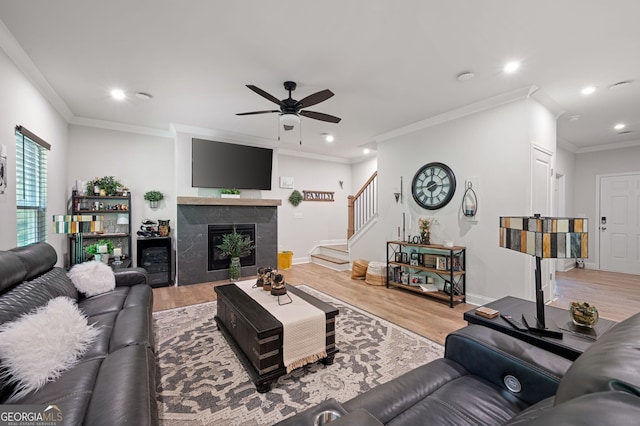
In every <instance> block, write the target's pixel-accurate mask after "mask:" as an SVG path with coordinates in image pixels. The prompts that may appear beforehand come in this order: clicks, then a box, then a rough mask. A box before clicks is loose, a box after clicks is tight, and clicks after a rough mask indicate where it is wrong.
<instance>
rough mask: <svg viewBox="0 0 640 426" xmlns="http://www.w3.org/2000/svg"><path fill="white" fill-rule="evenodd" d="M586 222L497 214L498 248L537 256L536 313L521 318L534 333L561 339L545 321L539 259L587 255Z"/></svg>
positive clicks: (554, 328)
mask: <svg viewBox="0 0 640 426" xmlns="http://www.w3.org/2000/svg"><path fill="white" fill-rule="evenodd" d="M587 229H588V221H587V219H582V218H566V217H541V216H540V215H539V214H536V215H534V216H533V217H500V247H504V248H507V249H510V250H515V251H519V252H521V253H526V254H529V255H531V256H535V258H536V270H535V274H536V312H535V314H533V313H530V312H523V313H522V319H523V320H524V322H525V324H526V326H527V328H528V329H529V330H531V331H533V332H536V333H539V334H543V335H545V336H549V337H555V338H559V339H561V338H562V333H561V332H560V331H559V329H558V327H557V326H556V325H555V324H554V323H553V321H549V320H545V316H544V293H543V291H542V270H541V261H542V259H575V258H586V257H589V254H588V240H587Z"/></svg>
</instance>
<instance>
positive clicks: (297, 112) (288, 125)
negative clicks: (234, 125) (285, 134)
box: [236, 81, 341, 130]
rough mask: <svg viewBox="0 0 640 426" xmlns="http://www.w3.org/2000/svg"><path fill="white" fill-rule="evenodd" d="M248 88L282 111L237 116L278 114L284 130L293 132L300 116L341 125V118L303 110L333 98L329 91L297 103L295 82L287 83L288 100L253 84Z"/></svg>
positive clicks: (285, 86)
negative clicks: (292, 94) (294, 97)
mask: <svg viewBox="0 0 640 426" xmlns="http://www.w3.org/2000/svg"><path fill="white" fill-rule="evenodd" d="M247 87H248V88H249V89H251V90H253V91H254V92H256V93H257V94H258V95H260V96H262V97H263V98H265V99H268V100H270V101H271V102H273V103H274V104H277V105H278V106H279V107H280V109H273V110H267V111H253V112H241V113H238V114H236V115H255V114H269V113H273V112H277V113H279V114H280V122H281V123H282V124H283V127H284V130H292V129H293V128H294V127H295V125H296V124H298V123H299V122H300V116H301V115H302V116H304V117H308V118H313V119H314V120H320V121H327V122H329V123H339V122H340V120H341V118H339V117H334V116H333V115H329V114H324V113H322V112H316V111H307V110H303V108H307V107H310V106H313V105H316V104H319V103H320V102H324V101H326V100H327V99H329V98H330V97H332V96H333V92H332V91H331V90H329V89H325V90H321V91H319V92H316V93H314V94H312V95H309V96H307V97H306V98H303V99H301V100H299V101H296V100H295V99H293V98H292V97H291V92H293V91H294V90H296V83H295V82H293V81H285V82H284V89H285V90H287V91H289V97H288V98H287V99H283V100H279V99H278V98H276V97H275V96H273V95H271V94H269V93H267V92H265V91H264V90H262V89H261V88H259V87H256V86H254V85H252V84H247Z"/></svg>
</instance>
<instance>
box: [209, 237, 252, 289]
mask: <svg viewBox="0 0 640 426" xmlns="http://www.w3.org/2000/svg"><path fill="white" fill-rule="evenodd" d="M217 247H218V248H219V249H220V251H221V252H222V256H224V257H230V258H231V263H230V265H229V279H230V280H231V281H238V280H239V279H240V267H241V265H240V258H241V257H242V256H246V255H248V254H249V253H251V250H253V249H254V248H256V246H255V244H254V243H253V241H252V240H251V238H250V237H249V236H246V235H242V234H239V233H238V232H236V227H235V226H234V227H233V232H232V233H230V234H224V235H222V244H219V245H218V246H217Z"/></svg>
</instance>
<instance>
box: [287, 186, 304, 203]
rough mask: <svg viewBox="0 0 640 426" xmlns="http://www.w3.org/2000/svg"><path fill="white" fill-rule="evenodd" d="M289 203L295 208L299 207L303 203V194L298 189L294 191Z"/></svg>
mask: <svg viewBox="0 0 640 426" xmlns="http://www.w3.org/2000/svg"><path fill="white" fill-rule="evenodd" d="M289 202H290V203H291V204H293V205H294V207H296V206H298V204H300V203H301V202H302V194H301V193H300V191H298V190H297V189H294V190H293V192H292V193H291V195H290V196H289Z"/></svg>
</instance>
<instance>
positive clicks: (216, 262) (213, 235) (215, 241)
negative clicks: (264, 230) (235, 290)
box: [208, 224, 256, 271]
mask: <svg viewBox="0 0 640 426" xmlns="http://www.w3.org/2000/svg"><path fill="white" fill-rule="evenodd" d="M234 227H235V228H236V232H237V233H238V234H240V235H242V236H243V237H249V238H250V239H251V241H253V242H254V243H255V241H256V225H255V224H235V225H233V224H226V225H209V227H208V228H209V244H208V248H209V250H208V253H209V266H208V270H209V271H217V270H219V269H229V262H231V259H230V258H229V257H223V256H222V252H221V251H220V249H219V248H218V245H220V244H222V236H223V235H224V234H230V233H232V232H233V228H234ZM240 264H241V265H242V266H255V264H256V251H255V249H254V250H251V253H249V254H248V255H246V256H243V257H241V258H240Z"/></svg>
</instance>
